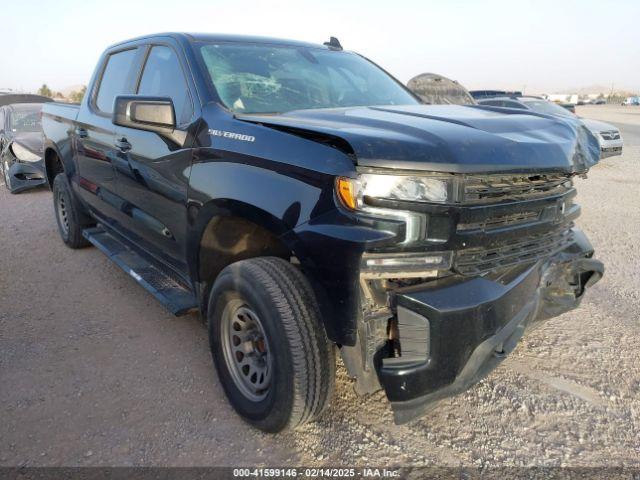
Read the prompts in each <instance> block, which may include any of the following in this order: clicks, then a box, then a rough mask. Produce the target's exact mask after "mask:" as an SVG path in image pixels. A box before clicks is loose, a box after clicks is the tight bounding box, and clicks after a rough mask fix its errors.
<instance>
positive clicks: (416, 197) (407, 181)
mask: <svg viewBox="0 0 640 480" xmlns="http://www.w3.org/2000/svg"><path fill="white" fill-rule="evenodd" d="M450 185H451V179H450V177H447V176H436V175H434V176H427V175H386V174H378V173H363V174H360V175H359V176H358V178H357V179H354V178H346V177H339V178H338V182H337V190H338V196H339V197H340V199H341V200H342V203H343V204H344V205H345V206H346V207H348V208H350V209H352V210H360V209H363V208H364V207H365V204H366V197H368V198H371V199H380V200H404V201H408V202H422V203H425V202H431V203H445V202H447V200H449V198H450V191H451V186H450Z"/></svg>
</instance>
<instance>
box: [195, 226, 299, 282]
mask: <svg viewBox="0 0 640 480" xmlns="http://www.w3.org/2000/svg"><path fill="white" fill-rule="evenodd" d="M292 255H293V253H292V252H291V251H290V250H289V249H288V248H287V247H286V245H285V244H284V243H283V242H282V241H281V240H280V239H279V238H278V237H277V236H276V235H275V234H274V233H272V232H270V231H269V230H267V229H266V228H264V227H261V226H260V225H257V224H255V223H253V222H250V221H248V220H246V219H244V218H241V217H227V216H217V217H215V218H213V219H212V220H211V221H210V222H209V224H208V225H207V227H206V228H205V230H204V233H203V235H202V238H201V240H200V250H199V256H198V277H199V279H200V282H201V283H203V284H204V285H205V288H206V290H205V291H206V292H208V291H209V290H210V288H211V286H212V285H213V282H214V281H215V279H216V277H217V276H218V274H219V273H220V272H221V271H222V269H224V268H225V267H226V266H227V265H230V264H232V263H234V262H237V261H239V260H244V259H246V258H254V257H262V256H273V257H280V258H283V259H285V260H289V259H290V258H291V256H292Z"/></svg>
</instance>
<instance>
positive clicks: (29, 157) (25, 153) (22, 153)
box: [11, 143, 40, 162]
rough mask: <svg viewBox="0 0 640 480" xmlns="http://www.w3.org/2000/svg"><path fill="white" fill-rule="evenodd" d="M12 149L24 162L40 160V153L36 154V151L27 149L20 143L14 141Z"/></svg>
mask: <svg viewBox="0 0 640 480" xmlns="http://www.w3.org/2000/svg"><path fill="white" fill-rule="evenodd" d="M11 151H12V152H13V154H14V155H15V156H16V158H17V159H18V160H21V161H23V162H37V161H38V160H40V155H36V154H35V153H33V152H31V151H29V150H27V149H26V148H24V147H23V146H22V145H20V144H19V143H14V144H13V145H11Z"/></svg>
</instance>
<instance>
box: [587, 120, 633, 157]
mask: <svg viewBox="0 0 640 480" xmlns="http://www.w3.org/2000/svg"><path fill="white" fill-rule="evenodd" d="M581 120H582V123H584V124H585V125H586V126H587V128H588V129H589V130H590V131H591V133H593V134H594V135H595V137H596V138H597V139H598V142H600V158H607V157H613V156H615V155H622V146H623V144H624V142H623V141H622V135H620V130H619V129H618V127H616V126H614V125H611V124H610V123H606V122H601V121H599V120H591V119H588V118H581Z"/></svg>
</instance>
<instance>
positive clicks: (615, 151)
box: [478, 96, 624, 158]
mask: <svg viewBox="0 0 640 480" xmlns="http://www.w3.org/2000/svg"><path fill="white" fill-rule="evenodd" d="M478 103H479V104H480V105H491V106H494V107H506V108H518V109H521V110H532V111H534V112H538V113H544V114H546V115H555V116H559V117H569V118H573V119H580V120H581V121H582V123H584V124H585V126H586V127H587V128H588V129H589V131H590V132H591V133H593V135H594V136H595V137H596V139H597V140H598V143H599V144H600V158H606V157H611V156H615V155H622V147H623V145H624V143H623V140H622V136H621V135H620V129H619V128H618V127H616V126H615V125H611V124H610V123H605V122H601V121H599V120H591V119H588V118H581V117H578V116H577V115H576V114H575V107H574V108H573V111H572V110H570V109H568V108H564V107H563V106H561V105H558V104H556V103H553V102H549V101H547V100H544V99H543V98H540V97H531V96H512V97H502V96H497V97H493V98H483V99H480V100H478Z"/></svg>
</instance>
